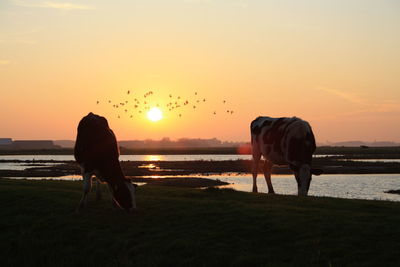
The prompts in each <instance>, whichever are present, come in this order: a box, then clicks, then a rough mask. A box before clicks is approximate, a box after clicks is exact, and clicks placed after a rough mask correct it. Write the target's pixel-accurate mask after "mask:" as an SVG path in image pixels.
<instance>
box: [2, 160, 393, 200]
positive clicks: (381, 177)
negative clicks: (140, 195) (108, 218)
mask: <svg viewBox="0 0 400 267" xmlns="http://www.w3.org/2000/svg"><path fill="white" fill-rule="evenodd" d="M317 156H330V155H317ZM237 159H247V160H248V159H251V155H121V156H120V160H122V161H127V160H130V161H193V160H208V161H210V160H214V161H223V160H237ZM0 160H35V161H38V160H54V161H70V160H74V158H73V155H1V156H0ZM360 161H367V162H371V161H372V162H373V161H384V162H400V160H399V159H368V160H364V159H362V160H361V159H360ZM54 164H58V163H57V162H54V163H35V164H32V163H28V164H27V163H13V162H0V170H6V169H7V170H24V169H26V168H32V167H40V166H48V165H54ZM150 177H154V176H150ZM176 177H179V176H176ZM185 177H187V176H185ZM193 177H199V176H196V175H195V176H193ZM201 177H206V178H210V179H219V180H222V181H226V182H228V183H231V185H229V186H226V187H230V188H234V189H236V190H239V191H246V192H251V190H252V186H253V184H252V178H251V175H250V174H222V175H209V176H204V175H203V176H201ZM17 179H31V180H41V179H54V180H81V179H82V177H81V176H80V175H72V176H64V177H57V178H51V177H50V178H49V177H24V178H17ZM272 183H273V186H274V189H275V192H276V193H277V194H284V195H296V194H297V184H296V180H295V179H294V177H293V175H273V176H272ZM257 185H258V190H259V192H263V193H266V192H267V186H266V183H265V179H264V177H263V176H262V175H259V178H258V183H257ZM393 189H400V174H362V175H361V174H351V175H348V174H335V175H334V174H325V175H321V176H314V177H313V180H312V182H311V187H310V191H309V194H310V195H312V196H328V197H338V198H357V199H375V200H392V201H400V195H395V194H388V193H384V191H387V190H393Z"/></svg>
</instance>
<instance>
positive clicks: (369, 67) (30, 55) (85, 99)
mask: <svg viewBox="0 0 400 267" xmlns="http://www.w3.org/2000/svg"><path fill="white" fill-rule="evenodd" d="M128 90H129V91H130V93H129V95H128V93H127V91H128ZM149 91H152V92H153V94H152V95H150V96H148V97H147V98H144V95H145V94H146V92H149ZM196 93H197V95H196ZM170 94H171V95H172V98H170V97H169V95H170ZM178 96H179V97H180V100H179V101H183V100H188V101H189V104H188V105H186V106H182V107H180V108H178V109H174V110H173V111H169V110H168V109H169V107H167V106H166V105H167V104H168V103H169V102H171V99H174V101H178V100H177V97H178ZM134 98H136V99H138V100H139V101H141V103H142V105H143V103H144V101H146V102H147V105H148V106H149V107H150V106H151V107H153V106H156V105H157V104H158V105H159V106H160V109H161V110H162V112H163V116H164V118H163V119H161V120H159V121H157V122H153V121H150V120H148V119H147V118H146V110H144V109H143V111H142V113H139V111H138V110H139V109H140V108H137V109H134V107H133V104H132V103H136V102H134V100H133V99H134ZM203 99H206V101H205V102H201V101H202V100H203ZM197 100H200V103H197ZM97 101H99V103H98V104H97ZM108 101H111V103H109V102H108ZM125 101H128V103H127V104H126V106H124V107H122V106H120V107H119V108H115V107H113V105H116V104H118V103H121V102H124V103H125ZM223 101H225V103H224V102H223ZM178 104H179V103H178ZM193 105H196V108H193ZM124 109H128V111H127V112H125V111H124ZM227 111H233V113H231V112H229V113H228V112H227ZM89 112H94V113H96V114H99V115H102V116H105V117H106V118H107V119H108V121H109V124H110V127H111V128H112V129H113V130H114V132H115V133H116V135H117V138H118V139H119V140H128V139H161V138H163V137H170V138H172V139H178V138H182V137H188V138H214V137H216V138H218V139H221V140H227V141H248V140H249V138H250V137H249V136H250V133H249V124H250V122H251V121H252V120H253V119H255V118H256V117H257V116H270V117H283V116H296V117H300V118H302V119H304V120H307V121H308V122H309V123H310V124H311V125H312V128H313V131H314V134H315V136H316V139H317V142H320V143H321V142H326V141H330V142H336V141H348V140H362V141H375V140H376V141H383V140H385V141H396V142H400V2H399V1H397V0H380V1H375V0H324V1H322V0H320V1H316V0H279V1H278V0H276V1H271V0H230V1H229V0H168V1H165V0H138V1H133V0H129V1H128V0H118V1H108V0H92V1H89V0H85V1H78V0H60V1H57V0H52V1H43V0H37V1H36V0H32V1H31V0H3V1H0V122H1V125H0V137H11V138H13V139H75V137H76V128H77V124H78V123H79V121H80V119H81V118H82V117H83V116H85V115H86V114H88V113H89ZM214 112H215V113H216V114H214ZM179 114H181V116H179ZM130 116H132V118H131V117H130ZM118 117H119V118H118Z"/></svg>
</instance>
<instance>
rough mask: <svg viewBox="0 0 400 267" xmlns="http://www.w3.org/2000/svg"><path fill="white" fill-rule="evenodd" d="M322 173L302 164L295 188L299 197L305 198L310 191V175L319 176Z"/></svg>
mask: <svg viewBox="0 0 400 267" xmlns="http://www.w3.org/2000/svg"><path fill="white" fill-rule="evenodd" d="M322 173H323V171H322V170H321V169H312V168H311V166H310V165H308V164H303V165H302V166H301V167H300V168H299V170H298V174H297V176H298V179H297V188H298V195H299V196H307V194H308V190H309V189H310V184H311V179H312V175H313V174H314V175H320V174H322Z"/></svg>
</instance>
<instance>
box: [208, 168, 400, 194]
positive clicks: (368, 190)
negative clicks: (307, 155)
mask: <svg viewBox="0 0 400 267" xmlns="http://www.w3.org/2000/svg"><path fill="white" fill-rule="evenodd" d="M207 178H211V179H219V180H221V181H224V182H228V183H233V184H231V185H228V186H225V187H228V188H233V189H236V190H239V191H246V192H251V191H252V189H253V178H252V176H251V175H250V174H249V175H243V174H242V175H240V174H234V175H216V176H207ZM271 179H272V185H273V187H274V190H275V193H277V194H283V195H297V182H296V179H295V178H294V176H293V175H272V178H271ZM257 187H258V192H263V193H267V192H268V188H267V184H266V182H265V179H264V176H263V175H259V176H258V178H257ZM393 189H400V174H324V175H321V176H313V179H312V181H311V186H310V190H309V192H308V193H309V195H311V196H327V197H337V198H355V199H372V200H392V201H400V195H396V194H388V193H384V192H385V191H388V190H393Z"/></svg>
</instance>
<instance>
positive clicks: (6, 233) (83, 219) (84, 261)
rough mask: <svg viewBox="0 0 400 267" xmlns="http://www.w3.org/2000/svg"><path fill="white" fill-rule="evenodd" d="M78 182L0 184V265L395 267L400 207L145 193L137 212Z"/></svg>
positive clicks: (165, 190) (230, 194) (220, 193)
mask: <svg viewBox="0 0 400 267" xmlns="http://www.w3.org/2000/svg"><path fill="white" fill-rule="evenodd" d="M81 193H82V192H81V182H68V181H26V180H7V179H0V201H1V203H2V208H1V209H0V227H1V229H2V231H1V233H0V255H1V259H2V264H1V265H2V266H227V265H229V266H266V265H268V266H347V265H352V266H382V265H384V266H399V264H400V258H399V257H398V251H400V227H399V225H400V212H399V211H400V203H393V202H385V201H364V200H348V199H333V198H321V197H296V196H281V195H266V194H252V193H245V192H236V191H233V190H221V189H206V190H197V189H186V188H185V189H179V188H173V187H157V186H144V187H138V189H137V203H138V207H139V209H140V210H139V211H138V213H136V214H133V215H132V214H127V213H125V212H122V211H116V210H113V209H112V207H111V204H110V203H109V201H107V197H104V200H101V201H99V202H96V201H95V200H94V194H92V195H91V199H90V202H89V207H88V209H87V210H86V211H84V212H82V213H81V214H76V213H74V208H75V206H76V205H77V203H78V201H79V199H80V197H81Z"/></svg>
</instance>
